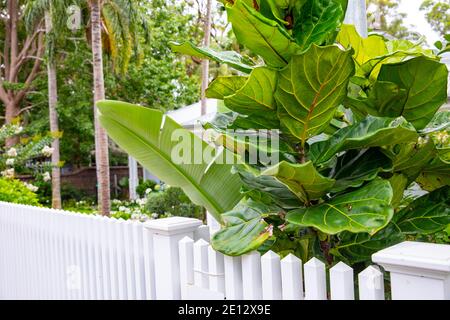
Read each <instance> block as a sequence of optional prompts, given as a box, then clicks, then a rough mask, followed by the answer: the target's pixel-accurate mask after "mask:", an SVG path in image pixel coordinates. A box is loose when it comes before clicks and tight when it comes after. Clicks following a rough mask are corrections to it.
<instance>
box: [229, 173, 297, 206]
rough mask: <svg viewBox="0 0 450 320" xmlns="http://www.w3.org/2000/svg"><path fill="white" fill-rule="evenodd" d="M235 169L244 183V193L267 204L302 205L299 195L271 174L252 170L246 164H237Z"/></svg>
mask: <svg viewBox="0 0 450 320" xmlns="http://www.w3.org/2000/svg"><path fill="white" fill-rule="evenodd" d="M234 170H235V171H236V172H237V173H238V174H239V176H240V177H241V180H242V182H243V184H244V186H243V187H242V191H243V193H244V194H245V195H246V196H248V197H250V198H252V199H254V200H255V201H261V202H262V203H266V204H276V205H277V206H279V207H281V208H283V209H288V210H290V209H294V208H298V207H300V206H301V205H302V203H301V202H300V201H299V199H298V198H297V196H296V195H295V194H294V193H293V192H292V191H291V190H289V188H288V187H287V186H286V185H284V184H283V183H281V182H279V181H278V180H277V179H275V178H274V177H271V176H262V175H260V174H259V173H256V172H252V171H251V170H249V169H248V168H247V169H245V167H244V166H236V167H235V168H234Z"/></svg>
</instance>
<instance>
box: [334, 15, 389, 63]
mask: <svg viewBox="0 0 450 320" xmlns="http://www.w3.org/2000/svg"><path fill="white" fill-rule="evenodd" d="M336 41H337V42H338V43H340V44H341V45H343V46H344V48H353V50H354V55H353V57H354V59H355V61H356V63H357V64H358V65H359V66H361V65H363V64H364V63H366V62H367V61H369V60H370V59H373V58H375V57H379V56H383V55H386V54H387V53H388V50H387V47H386V44H385V40H384V39H383V37H382V36H380V35H370V36H369V37H367V38H363V37H361V36H360V35H359V34H358V32H357V31H356V28H355V26H354V25H349V24H345V25H342V26H341V30H340V32H339V34H338V37H337V39H336Z"/></svg>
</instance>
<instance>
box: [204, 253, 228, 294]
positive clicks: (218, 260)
mask: <svg viewBox="0 0 450 320" xmlns="http://www.w3.org/2000/svg"><path fill="white" fill-rule="evenodd" d="M208 270H209V289H211V290H212V291H216V292H220V293H222V294H224V295H225V266H224V257H223V254H221V253H220V252H217V251H216V250H214V249H213V248H212V247H211V246H208Z"/></svg>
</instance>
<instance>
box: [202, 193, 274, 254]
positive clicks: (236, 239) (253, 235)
mask: <svg viewBox="0 0 450 320" xmlns="http://www.w3.org/2000/svg"><path fill="white" fill-rule="evenodd" d="M277 213H278V210H277V208H275V207H270V206H267V205H264V204H261V203H257V202H254V201H252V200H243V201H242V202H241V203H239V204H238V205H237V206H236V208H234V209H233V210H231V211H229V212H226V213H224V214H223V215H222V220H223V223H224V227H223V228H222V229H221V230H220V231H219V232H217V233H216V234H215V235H214V236H213V238H212V240H211V244H212V246H213V248H214V249H215V250H217V251H219V252H221V253H223V254H225V255H228V256H240V255H243V254H246V253H248V252H251V251H254V250H256V249H258V248H259V247H260V246H261V245H262V244H263V243H264V242H265V241H266V240H268V239H269V238H270V237H271V236H272V229H273V226H272V225H269V224H268V223H267V222H265V221H264V218H265V217H267V216H269V215H271V214H277Z"/></svg>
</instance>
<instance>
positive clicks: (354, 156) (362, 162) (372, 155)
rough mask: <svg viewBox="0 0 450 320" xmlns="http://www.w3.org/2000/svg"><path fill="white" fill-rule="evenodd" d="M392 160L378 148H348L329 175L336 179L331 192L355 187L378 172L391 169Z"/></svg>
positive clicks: (371, 178)
mask: <svg viewBox="0 0 450 320" xmlns="http://www.w3.org/2000/svg"><path fill="white" fill-rule="evenodd" d="M392 168H393V166H392V161H391V160H390V159H389V158H388V157H387V156H386V155H384V154H383V153H382V152H381V151H380V150H379V149H376V148H372V149H368V150H350V151H348V152H346V153H345V154H344V155H343V156H341V157H339V158H338V159H337V163H336V166H335V167H334V169H333V172H332V175H331V177H332V178H333V179H335V180H336V184H335V185H334V187H333V189H332V190H331V191H332V192H341V191H344V190H346V189H348V188H357V187H360V186H362V185H363V184H364V183H365V182H366V181H371V180H374V179H375V178H376V177H377V176H378V173H379V172H383V171H390V170H392Z"/></svg>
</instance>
